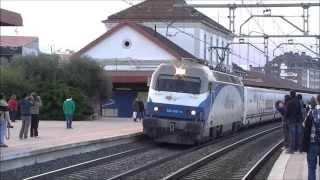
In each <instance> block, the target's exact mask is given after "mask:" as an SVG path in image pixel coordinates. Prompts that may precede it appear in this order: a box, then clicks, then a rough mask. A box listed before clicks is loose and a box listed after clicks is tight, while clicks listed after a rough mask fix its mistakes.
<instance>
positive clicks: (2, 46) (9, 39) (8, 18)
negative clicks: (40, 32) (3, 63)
mask: <svg viewBox="0 0 320 180" xmlns="http://www.w3.org/2000/svg"><path fill="white" fill-rule="evenodd" d="M22 25H23V19H22V16H21V15H20V14H19V13H16V12H13V11H9V10H6V9H2V8H0V26H22ZM38 54H39V38H38V37H32V36H4V35H2V34H1V35H0V58H5V59H9V60H10V59H11V58H12V57H13V56H15V55H22V56H24V55H38Z"/></svg>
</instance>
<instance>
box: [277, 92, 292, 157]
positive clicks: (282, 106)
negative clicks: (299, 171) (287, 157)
mask: <svg viewBox="0 0 320 180" xmlns="http://www.w3.org/2000/svg"><path fill="white" fill-rule="evenodd" d="M289 100H290V96H289V95H285V96H284V102H282V101H277V102H276V104H275V107H276V109H277V111H278V112H279V113H280V114H281V120H282V131H283V138H284V143H283V144H284V148H285V149H286V150H287V151H288V148H289V129H288V119H287V118H286V114H287V105H288V102H289Z"/></svg>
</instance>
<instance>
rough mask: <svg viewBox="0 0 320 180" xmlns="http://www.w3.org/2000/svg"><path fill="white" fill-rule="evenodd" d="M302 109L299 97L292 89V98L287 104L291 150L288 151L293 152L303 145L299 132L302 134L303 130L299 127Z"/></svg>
mask: <svg viewBox="0 0 320 180" xmlns="http://www.w3.org/2000/svg"><path fill="white" fill-rule="evenodd" d="M301 116H302V115H301V109H300V103H299V100H298V98H297V97H296V92H295V91H290V100H289V102H288V105H287V115H286V118H287V119H288V127H289V142H290V143H289V151H288V153H293V152H296V151H297V150H298V148H300V147H301V144H299V141H298V140H299V134H300V136H301V134H302V132H300V129H298V127H299V125H300V123H301ZM300 150H301V149H300Z"/></svg>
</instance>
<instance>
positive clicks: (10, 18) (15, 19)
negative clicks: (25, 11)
mask: <svg viewBox="0 0 320 180" xmlns="http://www.w3.org/2000/svg"><path fill="white" fill-rule="evenodd" d="M22 24H23V22H22V17H21V15H20V14H19V13H16V12H13V11H9V10H6V9H1V8H0V26H22Z"/></svg>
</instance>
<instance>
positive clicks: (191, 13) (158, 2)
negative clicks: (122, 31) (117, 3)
mask: <svg viewBox="0 0 320 180" xmlns="http://www.w3.org/2000/svg"><path fill="white" fill-rule="evenodd" d="M176 3H180V4H182V5H183V4H186V2H185V1H184V0H146V1H144V2H142V3H139V4H137V5H135V6H132V7H130V8H127V9H125V10H123V11H120V12H118V13H115V14H113V15H111V16H109V17H108V19H106V20H104V21H103V22H114V21H115V22H118V21H121V20H126V21H136V22H146V21H187V22H190V21H191V22H202V23H204V24H206V25H208V26H210V27H212V28H214V29H217V30H219V31H222V32H224V33H228V34H229V33H231V31H229V30H228V29H227V28H225V27H224V26H222V25H221V24H219V23H217V22H216V21H214V20H213V19H211V18H209V17H208V16H206V15H204V14H203V13H201V12H200V11H198V10H196V9H195V8H193V7H183V6H175V5H176Z"/></svg>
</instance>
